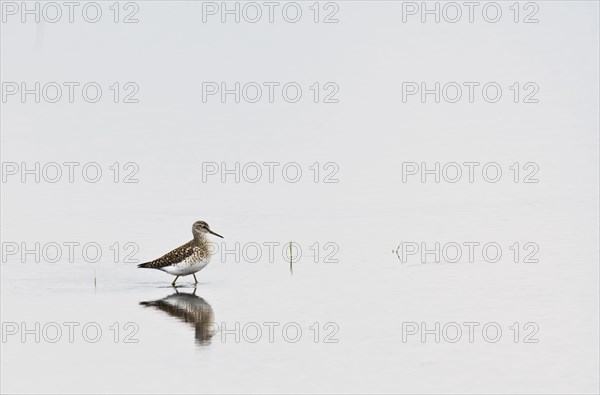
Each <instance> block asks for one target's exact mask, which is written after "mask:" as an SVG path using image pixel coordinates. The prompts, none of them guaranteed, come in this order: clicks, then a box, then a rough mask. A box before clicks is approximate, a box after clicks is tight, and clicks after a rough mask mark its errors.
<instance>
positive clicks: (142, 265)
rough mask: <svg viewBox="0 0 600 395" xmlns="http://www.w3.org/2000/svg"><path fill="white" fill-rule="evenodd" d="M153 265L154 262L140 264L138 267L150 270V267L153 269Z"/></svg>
mask: <svg viewBox="0 0 600 395" xmlns="http://www.w3.org/2000/svg"><path fill="white" fill-rule="evenodd" d="M151 264H152V262H145V263H140V264H139V265H138V267H141V268H150V267H152V266H151Z"/></svg>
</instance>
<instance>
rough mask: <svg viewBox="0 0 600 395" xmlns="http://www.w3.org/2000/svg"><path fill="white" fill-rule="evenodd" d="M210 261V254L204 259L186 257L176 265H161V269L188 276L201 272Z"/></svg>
mask: <svg viewBox="0 0 600 395" xmlns="http://www.w3.org/2000/svg"><path fill="white" fill-rule="evenodd" d="M209 262H210V256H208V257H207V258H204V259H190V258H188V259H186V260H183V261H181V262H179V263H177V264H175V265H171V266H165V267H161V268H160V270H162V271H163V272H166V273H169V274H172V275H174V276H187V275H189V274H193V273H196V272H199V271H200V270H202V269H204V268H205V267H206V265H208V263H209Z"/></svg>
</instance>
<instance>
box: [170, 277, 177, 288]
mask: <svg viewBox="0 0 600 395" xmlns="http://www.w3.org/2000/svg"><path fill="white" fill-rule="evenodd" d="M178 278H179V276H177V277H175V280H173V282H172V283H171V285H172V286H175V281H177V279H178Z"/></svg>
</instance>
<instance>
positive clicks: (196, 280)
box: [192, 273, 198, 284]
mask: <svg viewBox="0 0 600 395" xmlns="http://www.w3.org/2000/svg"><path fill="white" fill-rule="evenodd" d="M192 276H194V281H195V282H196V284H198V279H197V278H196V273H194V274H192Z"/></svg>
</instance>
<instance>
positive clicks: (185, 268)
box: [138, 221, 223, 286]
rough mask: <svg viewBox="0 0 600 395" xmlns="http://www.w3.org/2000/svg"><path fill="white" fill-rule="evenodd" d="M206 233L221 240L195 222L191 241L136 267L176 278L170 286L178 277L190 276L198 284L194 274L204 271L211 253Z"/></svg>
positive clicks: (206, 226)
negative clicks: (159, 271)
mask: <svg viewBox="0 0 600 395" xmlns="http://www.w3.org/2000/svg"><path fill="white" fill-rule="evenodd" d="M207 233H210V234H212V235H215V236H218V237H220V238H223V236H221V235H219V234H217V233H215V232H213V231H212V230H210V227H209V226H208V224H207V223H206V222H204V221H196V222H194V225H192V234H193V235H194V239H193V240H190V241H188V242H187V243H185V244H184V245H182V246H180V247H177V248H175V249H174V250H173V251H171V252H169V253H167V254H165V255H163V256H161V257H160V258H158V259H155V260H153V261H150V262H146V263H141V264H139V265H138V267H142V268H149V269H158V270H162V271H163V272H166V273H169V274H171V275H173V276H176V277H175V280H173V282H172V283H171V285H172V286H175V281H177V279H178V278H179V276H188V275H190V274H192V275H193V276H194V280H195V281H196V284H198V279H196V275H195V274H194V273H196V272H199V271H200V270H202V269H204V268H205V267H206V265H208V263H209V262H210V255H211V251H210V246H209V242H208V239H207V238H206V234H207Z"/></svg>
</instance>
